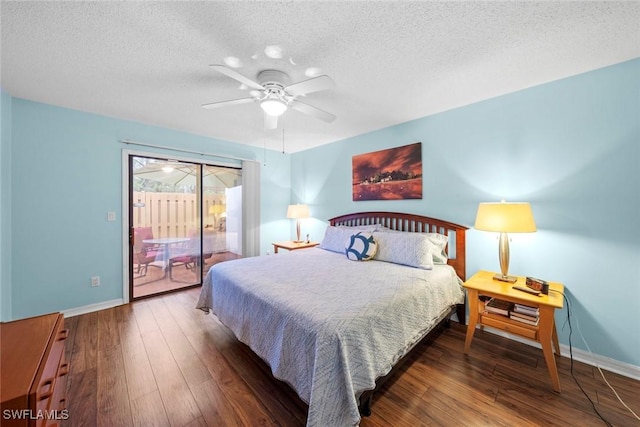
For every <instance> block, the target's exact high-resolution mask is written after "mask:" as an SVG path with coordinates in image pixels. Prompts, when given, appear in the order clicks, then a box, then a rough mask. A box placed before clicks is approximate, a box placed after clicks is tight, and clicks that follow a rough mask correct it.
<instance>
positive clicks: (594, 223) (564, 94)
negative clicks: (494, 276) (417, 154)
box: [291, 60, 640, 366]
mask: <svg viewBox="0 0 640 427" xmlns="http://www.w3.org/2000/svg"><path fill="white" fill-rule="evenodd" d="M639 76H640V60H633V61H629V62H625V63H622V64H618V65H616V66H612V67H608V68H604V69H600V70H596V71H593V72H589V73H586V74H582V75H578V76H575V77H572V78H567V79H563V80H560V81H556V82H552V83H549V84H545V85H541V86H537V87H534V88H530V89H527V90H523V91H520V92H516V93H512V94H509V95H505V96H501V97H497V98H494V99H490V100H487V101H484V102H480V103H477V104H473V105H469V106H466V107H463V108H458V109H455V110H451V111H447V112H444V113H441V114H436V115H433V116H429V117H425V118H422V119H419V120H415V121H411V122H408V123H404V124H401V125H398V126H394V127H390V128H386V129H382V130H380V131H377V132H372V133H368V134H365V135H360V136H357V137H354V138H349V139H346V140H343V141H339V142H336V143H333V144H330V145H326V146H322V147H319V148H315V149H312V150H307V151H304V152H301V153H296V154H294V155H293V156H292V171H291V178H292V200H293V201H300V202H305V203H308V204H309V205H310V209H311V211H312V216H313V217H314V218H313V219H311V220H308V221H306V223H305V225H304V227H303V233H311V234H312V236H314V237H315V238H322V235H323V232H324V229H325V227H326V220H327V219H328V218H331V217H333V216H336V215H339V214H343V213H348V212H357V211H372V210H383V211H401V212H413V213H418V214H423V215H427V216H432V217H436V218H442V219H447V220H450V221H453V222H457V223H461V224H464V225H467V226H470V227H472V226H473V223H474V220H475V213H476V209H477V205H478V203H479V202H483V201H499V200H501V199H506V200H509V201H529V202H531V204H532V208H533V211H534V216H535V219H536V222H537V225H538V232H537V233H533V234H527V235H513V236H512V243H511V264H510V270H509V271H510V273H512V274H518V275H530V276H536V277H540V278H543V279H548V280H553V281H560V282H563V283H564V284H565V286H566V287H567V292H566V293H567V295H568V296H569V298H570V303H571V309H572V315H573V318H572V325H573V327H574V334H573V339H572V344H573V345H574V346H576V347H579V348H581V349H585V345H584V344H583V343H582V342H581V340H580V339H579V334H578V333H577V331H576V330H575V329H576V328H577V327H578V326H579V327H580V329H581V331H582V333H583V334H584V337H585V338H586V341H587V343H588V344H589V346H590V347H591V350H592V351H593V352H594V353H596V354H599V355H603V356H606V357H610V358H613V359H616V360H618V361H622V362H625V363H630V364H633V365H636V366H640V334H639V333H638V326H639V325H640V321H639V320H638V313H640V274H639V273H640V77H639ZM417 141H421V142H422V151H423V199H422V200H409V201H370V202H353V201H352V200H351V186H350V183H351V158H352V156H353V155H355V154H361V153H367V152H370V151H375V150H379V149H383V148H390V147H395V146H400V145H405V144H410V143H413V142H417ZM497 246H498V244H497V241H496V236H495V235H492V234H491V233H485V232H479V231H475V230H473V229H471V230H469V232H468V246H467V260H468V261H467V276H471V275H472V274H473V273H474V272H476V271H477V270H480V269H486V270H494V271H495V270H497V269H499V265H498V260H497V251H498V249H497ZM556 321H557V325H558V328H559V331H558V332H559V334H560V336H561V341H562V342H563V343H564V344H568V335H569V331H568V325H567V324H566V309H563V310H562V311H561V312H558V313H557V316H556Z"/></svg>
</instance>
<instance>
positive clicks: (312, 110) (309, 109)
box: [289, 99, 336, 123]
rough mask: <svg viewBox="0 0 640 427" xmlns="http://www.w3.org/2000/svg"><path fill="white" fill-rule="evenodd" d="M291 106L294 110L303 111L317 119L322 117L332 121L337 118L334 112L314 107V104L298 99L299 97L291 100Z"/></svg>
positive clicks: (323, 119)
mask: <svg viewBox="0 0 640 427" xmlns="http://www.w3.org/2000/svg"><path fill="white" fill-rule="evenodd" d="M289 106H290V107H291V108H293V109H294V110H297V111H300V112H301V113H304V114H307V115H309V116H311V117H315V118H316V119H320V120H322V121H325V122H327V123H331V122H332V121H334V120H335V119H336V116H334V115H333V114H331V113H327V112H326V111H324V110H321V109H319V108H317V107H314V106H313V105H309V104H305V103H304V102H302V101H298V100H297V99H294V100H293V101H291V104H289Z"/></svg>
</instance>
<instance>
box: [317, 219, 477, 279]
mask: <svg viewBox="0 0 640 427" xmlns="http://www.w3.org/2000/svg"><path fill="white" fill-rule="evenodd" d="M329 224H330V225H347V226H364V225H375V224H382V225H383V226H385V227H387V228H390V229H391V230H396V231H404V232H411V233H440V234H444V235H446V236H447V237H448V238H449V244H448V245H447V253H448V254H449V265H451V266H452V267H453V268H454V270H455V271H456V273H457V274H458V277H460V278H461V279H462V280H466V250H465V249H466V233H465V232H466V230H468V229H469V227H465V226H464V225H459V224H454V223H452V222H448V221H443V220H440V219H436V218H429V217H426V216H422V215H414V214H407V213H396V212H358V213H351V214H346V215H341V216H337V217H335V218H331V219H330V220H329Z"/></svg>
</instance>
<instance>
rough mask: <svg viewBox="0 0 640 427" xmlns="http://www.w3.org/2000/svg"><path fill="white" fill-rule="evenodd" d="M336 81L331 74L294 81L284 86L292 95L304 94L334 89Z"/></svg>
mask: <svg viewBox="0 0 640 427" xmlns="http://www.w3.org/2000/svg"><path fill="white" fill-rule="evenodd" d="M333 87H335V83H334V82H333V80H332V79H331V77H329V76H318V77H314V78H312V79H309V80H304V81H302V82H299V83H294V84H292V85H289V86H287V87H285V88H284V90H285V91H286V92H287V93H289V95H291V96H298V95H304V94H307V93H311V92H318V91H321V90H326V89H332V88H333Z"/></svg>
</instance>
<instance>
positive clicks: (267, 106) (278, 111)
mask: <svg viewBox="0 0 640 427" xmlns="http://www.w3.org/2000/svg"><path fill="white" fill-rule="evenodd" d="M260 107H262V109H263V110H264V112H265V113H267V114H268V115H270V116H275V117H278V116H281V115H282V114H283V113H284V112H285V111H287V104H285V103H284V102H282V101H280V100H279V99H265V100H264V101H262V102H261V103H260Z"/></svg>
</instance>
